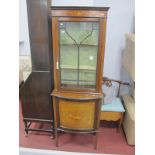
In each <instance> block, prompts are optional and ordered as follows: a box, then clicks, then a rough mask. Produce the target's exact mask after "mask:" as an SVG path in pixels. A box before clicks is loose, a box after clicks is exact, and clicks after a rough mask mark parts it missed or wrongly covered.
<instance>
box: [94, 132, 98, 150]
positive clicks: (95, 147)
mask: <svg viewBox="0 0 155 155" xmlns="http://www.w3.org/2000/svg"><path fill="white" fill-rule="evenodd" d="M97 140H98V132H97V133H95V142H94V149H95V150H96V149H97Z"/></svg>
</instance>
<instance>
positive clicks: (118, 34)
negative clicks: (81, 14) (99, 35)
mask: <svg viewBox="0 0 155 155" xmlns="http://www.w3.org/2000/svg"><path fill="white" fill-rule="evenodd" d="M20 1H23V2H24V3H23V5H24V6H22V7H23V10H21V11H20V13H22V14H23V15H22V19H21V21H20V23H22V26H23V30H24V34H23V40H24V45H23V46H21V47H20V54H29V53H30V48H29V38H28V27H27V13H26V9H25V8H26V5H25V4H26V3H25V1H26V0H20ZM52 5H61V6H64V5H75V6H77V5H80V6H106V7H110V10H109V13H108V21H107V36H106V50H105V64H104V76H107V77H110V78H114V79H121V72H122V53H123V51H124V48H125V34H126V33H131V32H134V0H117V1H116V0H78V1H77V0H74V1H73V0H63V1H62V0H52ZM23 12H24V13H23Z"/></svg>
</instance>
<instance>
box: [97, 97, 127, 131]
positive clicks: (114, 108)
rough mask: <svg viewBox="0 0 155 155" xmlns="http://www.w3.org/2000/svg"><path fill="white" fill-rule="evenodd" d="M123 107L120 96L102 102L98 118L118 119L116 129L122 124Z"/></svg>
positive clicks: (106, 119)
mask: <svg viewBox="0 0 155 155" xmlns="http://www.w3.org/2000/svg"><path fill="white" fill-rule="evenodd" d="M124 112H125V109H124V107H123V104H122V102H121V100H120V98H116V99H115V100H113V102H112V103H109V104H102V106H101V113H100V120H105V121H118V123H119V124H118V131H120V128H121V126H122V121H123V116H124Z"/></svg>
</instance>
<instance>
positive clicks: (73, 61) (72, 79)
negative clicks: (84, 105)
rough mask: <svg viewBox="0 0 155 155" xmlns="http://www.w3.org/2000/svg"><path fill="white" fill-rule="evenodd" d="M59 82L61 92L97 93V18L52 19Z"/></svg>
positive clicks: (98, 25) (98, 24) (57, 79)
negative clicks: (84, 91) (86, 91)
mask: <svg viewBox="0 0 155 155" xmlns="http://www.w3.org/2000/svg"><path fill="white" fill-rule="evenodd" d="M53 21H54V24H53V26H54V27H55V28H56V27H57V29H55V28H54V30H57V31H56V32H54V36H53V37H54V38H57V39H55V42H54V44H55V48H54V53H55V54H54V55H55V56H54V57H55V58H56V59H55V61H56V62H55V67H56V77H55V79H56V81H57V86H58V89H60V90H70V89H72V90H76V91H77V90H89V91H90V90H92V91H95V90H96V85H97V81H98V78H97V77H98V58H99V46H98V45H99V27H100V23H99V19H98V18H54V19H53Z"/></svg>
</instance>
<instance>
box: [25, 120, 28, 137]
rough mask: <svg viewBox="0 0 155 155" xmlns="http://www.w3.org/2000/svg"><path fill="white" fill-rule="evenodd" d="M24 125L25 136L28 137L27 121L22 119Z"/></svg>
mask: <svg viewBox="0 0 155 155" xmlns="http://www.w3.org/2000/svg"><path fill="white" fill-rule="evenodd" d="M24 126H25V136H26V137H28V126H27V121H24Z"/></svg>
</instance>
